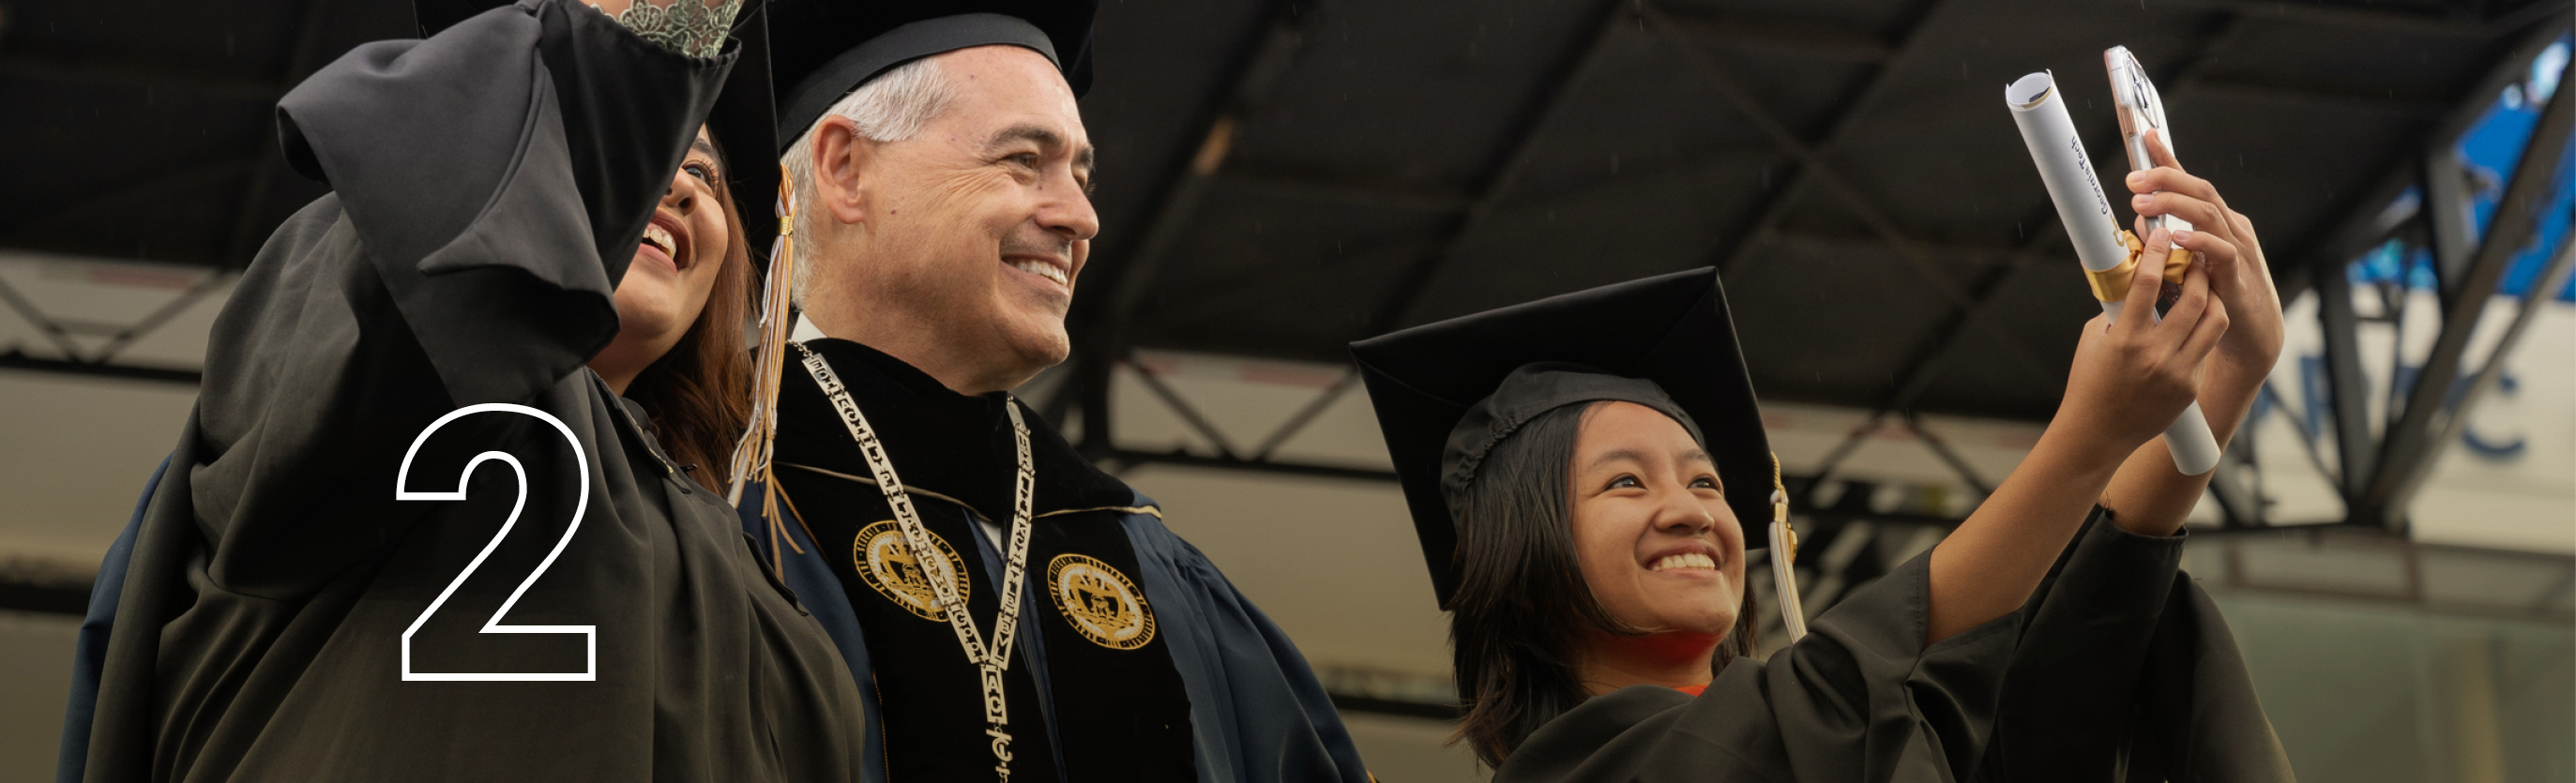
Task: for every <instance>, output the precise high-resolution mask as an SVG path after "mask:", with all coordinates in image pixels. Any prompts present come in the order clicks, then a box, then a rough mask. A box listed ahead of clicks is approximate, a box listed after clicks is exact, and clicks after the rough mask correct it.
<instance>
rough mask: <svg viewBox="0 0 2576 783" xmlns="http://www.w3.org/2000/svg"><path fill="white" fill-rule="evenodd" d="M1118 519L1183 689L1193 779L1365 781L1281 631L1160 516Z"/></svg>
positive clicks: (1223, 782)
mask: <svg viewBox="0 0 2576 783" xmlns="http://www.w3.org/2000/svg"><path fill="white" fill-rule="evenodd" d="M1136 505H1137V506H1140V507H1143V506H1151V505H1153V501H1152V500H1149V499H1146V498H1143V497H1139V498H1138V499H1137V503H1136ZM1125 524H1126V528H1127V538H1128V540H1129V541H1131V542H1133V543H1134V544H1135V547H1136V560H1137V564H1138V565H1139V566H1141V568H1140V570H1141V571H1142V572H1143V573H1142V574H1141V576H1142V578H1143V581H1144V583H1145V585H1144V587H1145V594H1146V596H1147V597H1148V600H1149V601H1150V602H1151V603H1152V604H1153V606H1154V613H1155V614H1157V615H1160V616H1161V617H1162V623H1161V627H1162V628H1164V629H1166V632H1167V633H1169V634H1171V635H1170V636H1169V637H1167V638H1168V640H1169V642H1168V643H1169V644H1170V645H1171V653H1172V666H1173V668H1175V669H1178V670H1180V673H1181V682H1182V686H1183V688H1184V689H1186V690H1187V691H1188V692H1189V697H1190V722H1191V723H1192V724H1195V725H1193V726H1192V727H1191V728H1193V729H1194V731H1193V734H1194V735H1195V737H1196V739H1197V743H1198V750H1197V760H1198V768H1199V771H1200V775H1201V777H1200V779H1201V780H1203V781H1209V782H1210V783H1273V782H1274V781H1300V782H1301V783H1302V782H1303V781H1325V780H1337V781H1346V783H1368V781H1369V774H1368V768H1367V766H1366V765H1364V764H1362V763H1361V761H1360V754H1359V749H1358V747H1356V746H1354V745H1353V744H1352V743H1351V733H1350V731H1349V730H1348V729H1345V728H1343V727H1342V717H1341V713H1340V712H1337V711H1335V710H1334V709H1333V702H1332V699H1331V697H1330V696H1328V695H1327V694H1326V693H1325V692H1324V685H1323V683H1322V682H1320V681H1318V680H1316V679H1315V672H1314V670H1313V669H1311V668H1308V667H1307V665H1306V657H1305V656H1304V655H1302V654H1299V653H1298V652H1297V646H1296V645H1295V644H1291V643H1290V642H1289V641H1288V635H1287V634H1285V633H1282V632H1280V630H1279V626H1277V625H1274V624H1272V623H1271V622H1270V618H1269V617H1268V616H1265V615H1263V614H1262V613H1261V609H1260V608H1259V607H1256V606H1253V605H1252V601H1251V600H1250V599H1247V598H1245V597H1244V596H1243V594H1242V593H1241V592H1239V591H1237V590H1235V588H1234V584H1233V583H1232V582H1229V581H1227V580H1226V578H1225V574H1223V573H1220V572H1218V571H1217V568H1216V565H1215V564H1214V563H1210V562H1208V559H1207V555H1204V554H1201V553H1200V552H1199V550H1198V548H1197V547H1194V546H1191V545H1190V544H1189V542H1187V541H1183V540H1181V538H1180V536H1177V535H1173V534H1172V531H1171V529H1170V528H1166V527H1164V526H1163V522H1162V520H1160V519H1156V518H1155V517H1153V516H1151V515H1147V514H1131V515H1128V517H1127V519H1126V523H1125Z"/></svg>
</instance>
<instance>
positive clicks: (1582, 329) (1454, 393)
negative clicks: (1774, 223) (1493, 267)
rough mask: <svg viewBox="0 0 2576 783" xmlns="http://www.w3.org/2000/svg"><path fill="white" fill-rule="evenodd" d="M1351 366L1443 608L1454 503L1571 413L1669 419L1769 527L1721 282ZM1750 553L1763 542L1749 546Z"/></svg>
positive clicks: (1512, 319) (1514, 317)
mask: <svg viewBox="0 0 2576 783" xmlns="http://www.w3.org/2000/svg"><path fill="white" fill-rule="evenodd" d="M1351 354H1352V356H1353V357H1354V358H1355V359H1357V361H1358V363H1359V370H1360V377H1361V379H1362V380H1363V381H1364V382H1365V383H1366V384H1367V386H1368V393H1369V402H1370V404H1372V405H1373V406H1375V407H1376V409H1377V420H1378V427H1379V428H1380V429H1381V430H1382V431H1384V432H1385V434H1386V450H1387V454H1388V456H1390V457H1392V458H1393V459H1394V462H1395V472H1396V476H1397V478H1398V479H1399V480H1400V481H1401V482H1402V484H1403V486H1404V499H1405V503H1406V505H1407V506H1408V508H1409V509H1410V510H1411V511H1412V513H1413V526H1414V530H1415V532H1416V533H1417V534H1419V535H1420V536H1421V539H1422V557H1423V559H1424V560H1425V561H1426V562H1427V563H1428V564H1429V566H1430V568H1431V586H1432V589H1434V590H1436V591H1438V593H1439V597H1440V604H1441V606H1443V607H1446V606H1448V604H1449V598H1450V595H1451V594H1452V593H1453V592H1455V591H1456V589H1457V586H1458V581H1457V576H1456V575H1455V574H1452V573H1451V572H1450V567H1451V557H1452V553H1453V552H1454V550H1455V549H1456V548H1457V542H1458V531H1457V520H1456V517H1455V515H1454V513H1453V512H1452V510H1451V507H1452V504H1453V502H1454V501H1455V498H1456V497H1457V493H1458V492H1459V491H1461V490H1463V489H1464V488H1465V486H1466V483H1467V482H1468V481H1469V480H1471V479H1473V478H1474V471H1475V468H1476V463H1477V462H1478V461H1479V460H1481V459H1482V458H1483V456H1484V454H1485V452H1486V451H1487V450H1490V449H1491V448H1492V447H1493V445H1494V444H1495V443H1498V442H1500V441H1501V440H1502V439H1504V438H1506V437H1508V436H1509V435H1510V434H1511V432H1512V431H1513V430H1515V429H1517V428H1518V427H1519V426H1520V425H1521V424H1522V423H1525V422H1527V421H1528V420H1529V419H1530V418H1531V417H1534V416H1536V415H1538V414H1539V413H1544V412H1546V411H1547V410H1550V409H1553V408H1557V407H1561V406H1564V405H1567V404H1572V403H1576V402H1584V401H1590V400H1626V401H1629V402H1636V403H1639V404H1642V405H1646V406H1647V407H1650V408H1655V409H1657V410H1661V411H1664V412H1665V413H1666V414H1667V415H1671V416H1673V417H1674V418H1675V419H1677V420H1680V421H1681V422H1682V424H1683V426H1684V427H1685V428H1689V429H1691V431H1692V432H1691V434H1692V435H1693V436H1697V437H1700V439H1701V442H1702V443H1703V444H1705V445H1706V447H1707V448H1708V451H1709V455H1710V456H1711V457H1713V458H1715V460H1716V462H1717V470H1718V478H1719V480H1720V481H1722V482H1723V483H1724V484H1725V485H1726V502H1727V505H1728V506H1730V507H1732V508H1733V509H1734V510H1735V515H1736V518H1737V519H1738V520H1740V521H1742V522H1743V524H1744V525H1745V527H1746V528H1747V530H1748V533H1749V532H1750V531H1751V530H1752V529H1755V528H1757V527H1758V526H1760V525H1762V524H1764V523H1766V522H1768V521H1769V520H1770V519H1771V509H1772V506H1771V502H1772V490H1773V477H1774V470H1773V464H1772V459H1771V445H1770V440H1769V439H1768V438H1766V437H1765V436H1764V435H1763V430H1762V409H1761V406H1760V404H1759V403H1758V402H1757V401H1756V400H1755V399H1754V396H1753V381H1752V379H1751V378H1750V377H1749V376H1747V375H1746V374H1745V370H1744V353H1743V351H1742V350H1741V349H1740V348H1739V347H1738V346H1737V345H1736V342H1735V324H1734V322H1733V321H1732V320H1731V319H1730V318H1729V317H1728V315H1727V310H1726V290H1725V289H1724V288H1723V287H1722V286H1721V285H1720V284H1719V283H1718V279H1717V270H1715V269H1708V268H1703V269H1697V270H1692V271H1688V272H1677V273H1673V274H1668V275H1659V276H1656V277H1650V278H1646V279H1643V280H1635V281H1630V282H1626V283H1619V284H1616V285H1609V286H1603V287H1600V288H1594V289H1591V290H1587V291H1577V292H1575V293H1571V294H1565V295H1563V296H1556V297H1550V298H1547V299H1541V300H1539V301H1535V302H1530V303H1527V304H1520V305H1513V306H1511V307H1505V308H1502V309H1499V310H1491V311H1487V312H1483V313H1477V314H1475V315H1469V316H1464V317H1460V318H1453V319H1450V320H1447V321H1441V322H1439V323H1435V324H1428V325H1424V326H1417V327H1414V328H1411V329H1406V330H1404V331H1400V332H1396V333H1394V334H1389V335H1386V336H1383V337H1377V338H1372V339H1368V340H1362V341H1360V342H1356V343H1352V344H1351ZM1745 546H1746V547H1747V548H1760V547H1762V546H1764V539H1763V537H1762V536H1759V535H1746V536H1745Z"/></svg>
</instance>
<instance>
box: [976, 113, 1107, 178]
mask: <svg viewBox="0 0 2576 783" xmlns="http://www.w3.org/2000/svg"><path fill="white" fill-rule="evenodd" d="M1021 141H1026V142H1031V143H1034V144H1036V145H1038V146H1040V147H1044V148H1047V149H1062V148H1064V146H1065V140H1064V134H1060V133H1057V132H1055V131H1053V130H1049V129H1047V128H1044V127H1040V126H1037V125H1031V124H1028V123H1021V124H1018V125H1013V126H1010V127H1007V128H1003V129H1001V130H1000V131H997V132H995V133H994V134H993V139H992V140H991V141H988V142H985V143H984V151H986V152H995V151H999V150H1000V149H1001V148H1003V147H1006V146H1010V145H1011V144H1012V143H1013V142H1021ZM1094 156H1095V152H1094V150H1093V148H1092V146H1091V145H1089V144H1085V145H1082V148H1081V149H1077V150H1074V151H1073V168H1074V172H1075V173H1078V174H1081V175H1082V177H1083V179H1085V180H1088V179H1090V178H1091V164H1092V159H1093V157H1094ZM1083 190H1084V192H1089V191H1090V190H1091V186H1090V183H1088V182H1085V183H1084V186H1083Z"/></svg>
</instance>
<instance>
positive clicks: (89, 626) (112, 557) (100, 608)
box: [54, 457, 170, 783]
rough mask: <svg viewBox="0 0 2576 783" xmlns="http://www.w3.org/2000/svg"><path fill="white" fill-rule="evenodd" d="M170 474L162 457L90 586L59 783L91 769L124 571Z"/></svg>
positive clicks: (66, 712) (57, 766)
mask: <svg viewBox="0 0 2576 783" xmlns="http://www.w3.org/2000/svg"><path fill="white" fill-rule="evenodd" d="M169 470H170V458H169V457H162V458H161V466H160V467H157V468H153V469H152V480H150V481H146V482H143V496H142V497H140V498H136V499H135V501H134V516H133V517H132V518H131V519H128V520H126V522H125V531H124V532H121V533H118V534H116V543H113V544H109V545H107V556H106V557H104V558H101V559H100V560H99V564H98V579H97V580H96V581H94V582H91V583H90V586H89V611H88V612H86V613H84V614H83V615H82V616H81V625H80V636H79V637H78V639H77V640H76V641H74V642H73V645H72V695H71V699H70V700H69V701H67V702H65V703H64V705H63V745H62V752H61V753H60V755H57V756H56V757H55V761H54V782H55V783H80V779H81V773H82V772H84V771H86V770H87V769H88V767H89V726H90V721H91V719H92V718H95V717H97V715H98V682H99V672H100V670H101V667H103V666H104V665H105V664H106V662H107V635H108V632H109V631H110V630H112V629H114V627H115V626H116V606H117V602H118V599H119V598H122V597H123V596H124V594H125V568H126V566H127V565H129V564H131V563H132V562H133V560H134V533H135V531H136V530H138V529H141V528H142V527H143V509H145V508H147V507H149V506H151V505H152V492H153V491H154V490H157V489H160V487H161V474H162V473H165V472H167V471H169Z"/></svg>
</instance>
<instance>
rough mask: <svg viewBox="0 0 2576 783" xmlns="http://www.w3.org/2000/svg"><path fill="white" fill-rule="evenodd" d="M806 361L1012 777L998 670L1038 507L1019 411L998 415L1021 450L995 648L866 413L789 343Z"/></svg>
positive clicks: (824, 367) (823, 368)
mask: <svg viewBox="0 0 2576 783" xmlns="http://www.w3.org/2000/svg"><path fill="white" fill-rule="evenodd" d="M788 345H790V346H793V347H795V349H796V352H797V353H800V354H803V355H804V357H805V360H804V364H805V372H806V373H808V374H811V375H813V376H814V382H815V383H816V384H818V385H820V386H822V387H823V395H824V396H826V397H829V398H831V400H832V409H833V411H834V412H836V413H839V414H840V415H841V424H842V426H844V427H847V428H848V429H849V431H850V439H851V440H853V441H857V442H858V444H859V453H860V454H861V455H862V456H865V457H866V458H867V460H868V472H870V473H873V474H875V478H876V480H877V488H878V489H879V490H881V491H883V492H884V493H885V500H886V505H887V506H889V507H892V508H893V509H894V518H895V522H896V525H897V527H898V528H899V529H901V530H902V531H903V542H904V546H905V547H906V548H908V549H910V550H911V554H912V556H913V562H915V563H919V564H921V571H922V576H923V577H924V578H926V579H928V580H929V581H930V589H931V592H932V593H933V594H934V595H936V596H937V597H938V599H939V606H940V608H941V609H943V610H945V612H946V614H947V615H948V627H949V629H950V630H952V631H955V632H956V633H957V646H959V647H962V648H964V649H965V651H966V661H967V662H968V663H972V664H975V666H976V668H977V669H979V670H980V673H981V674H982V675H983V681H984V722H985V723H986V724H988V725H987V727H986V728H985V729H984V735H985V736H986V737H989V738H991V739H992V746H993V759H994V766H993V771H994V772H995V773H997V774H998V775H1000V777H1001V779H1002V780H1003V781H1009V780H1010V779H1011V733H1010V725H1011V714H1010V705H1009V702H1008V700H1007V699H1006V698H1005V695H1004V691H1003V684H1002V672H1004V671H1007V670H1009V669H1010V668H1011V639H1012V637H1014V636H1016V635H1017V634H1018V631H1019V627H1020V587H1021V585H1022V584H1025V583H1026V582H1027V581H1028V576H1027V575H1028V563H1029V528H1030V524H1029V520H1030V518H1031V517H1032V511H1034V506H1035V505H1036V496H1037V486H1038V482H1037V461H1036V460H1035V459H1033V458H1031V456H1030V453H1029V452H1030V449H1029V425H1028V423H1027V422H1026V421H1023V420H1022V419H1021V417H1020V405H1019V403H1018V402H1016V401H1012V400H1004V401H1003V404H1002V409H1003V410H1005V411H1009V412H1010V414H1011V435H1012V436H1013V438H1014V439H1015V440H1016V441H1017V442H1018V446H1019V457H1020V466H1019V475H1018V476H1017V477H1016V478H1015V480H1014V481H1013V482H1012V484H1011V496H1012V497H1011V543H1010V550H1009V553H1008V554H1007V555H1005V556H1004V558H1003V562H1004V563H1005V564H1006V565H1005V566H1004V568H1003V571H1002V600H1001V605H1000V606H999V607H997V608H996V610H995V611H994V615H995V616H994V617H993V642H992V645H991V646H986V645H985V643H984V634H983V633H982V632H980V631H978V630H977V629H976V628H975V620H974V619H973V618H971V617H968V616H967V614H966V599H965V597H964V596H961V595H958V593H957V582H958V581H959V579H960V578H961V577H960V576H959V575H958V574H956V572H954V571H951V570H949V565H948V559H947V558H945V557H941V556H939V550H938V549H936V548H934V547H933V545H932V544H931V543H930V531H929V530H927V529H925V528H923V527H922V525H921V512H920V511H919V510H917V509H914V508H913V506H912V493H910V492H906V491H904V489H903V480H902V479H901V478H899V477H897V476H896V475H895V472H894V462H893V461H891V460H889V459H887V458H886V453H885V443H884V442H883V441H880V440H878V439H877V431H876V428H875V427H874V426H871V425H869V424H868V417H867V414H865V413H861V412H860V411H859V404H858V402H856V401H854V400H852V399H850V392H849V389H848V388H847V387H844V386H842V385H841V376H840V374H839V373H836V372H833V371H832V364H831V363H830V362H827V361H824V360H823V355H822V354H818V353H815V352H813V351H812V350H810V349H807V348H806V347H805V346H804V344H802V343H796V342H790V343H788Z"/></svg>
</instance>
